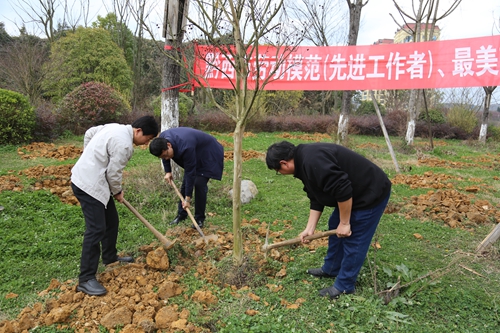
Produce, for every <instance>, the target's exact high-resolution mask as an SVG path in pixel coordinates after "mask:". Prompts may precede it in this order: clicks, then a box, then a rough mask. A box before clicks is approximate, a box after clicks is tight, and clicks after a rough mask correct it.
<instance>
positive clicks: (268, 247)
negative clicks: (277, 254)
mask: <svg viewBox="0 0 500 333" xmlns="http://www.w3.org/2000/svg"><path fill="white" fill-rule="evenodd" d="M336 233H337V229H333V230H328V231H323V232H317V233H315V234H312V235H309V236H306V237H304V239H306V240H314V239H318V238H323V237H329V236H332V235H335V234H336ZM268 237H269V225H268V228H267V234H266V242H265V243H264V245H262V251H264V252H265V253H266V254H267V251H269V250H271V249H274V248H276V247H282V246H288V245H293V244H298V243H300V242H301V240H300V237H296V238H292V239H288V240H285V241H282V242H278V243H273V244H270V245H269V244H268Z"/></svg>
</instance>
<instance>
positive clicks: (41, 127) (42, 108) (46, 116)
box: [33, 101, 60, 141]
mask: <svg viewBox="0 0 500 333" xmlns="http://www.w3.org/2000/svg"><path fill="white" fill-rule="evenodd" d="M53 108H54V105H53V104H52V103H50V102H47V101H43V102H42V103H40V104H39V105H38V107H37V108H36V110H35V114H36V126H35V132H34V135H33V139H34V140H35V141H51V140H53V139H56V138H57V137H58V136H59V135H60V132H59V131H58V130H59V129H58V126H57V124H58V121H57V115H56V114H55V112H53Z"/></svg>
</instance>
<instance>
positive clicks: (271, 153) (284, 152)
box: [266, 141, 296, 170]
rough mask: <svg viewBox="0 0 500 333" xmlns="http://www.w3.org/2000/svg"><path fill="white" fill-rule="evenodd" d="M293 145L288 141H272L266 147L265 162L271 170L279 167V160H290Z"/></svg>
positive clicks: (292, 154) (293, 153)
mask: <svg viewBox="0 0 500 333" xmlns="http://www.w3.org/2000/svg"><path fill="white" fill-rule="evenodd" d="M295 148H296V147H295V145H294V144H293V143H291V142H288V141H281V142H277V143H273V144H272V145H270V146H269V148H267V154H266V164H267V167H268V168H269V169H271V170H279V169H280V168H281V165H280V161H290V160H291V159H292V158H293V156H294V155H295Z"/></svg>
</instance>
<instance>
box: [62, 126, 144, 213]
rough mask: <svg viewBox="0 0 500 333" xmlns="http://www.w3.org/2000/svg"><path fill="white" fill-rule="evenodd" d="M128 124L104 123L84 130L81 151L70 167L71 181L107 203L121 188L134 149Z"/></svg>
mask: <svg viewBox="0 0 500 333" xmlns="http://www.w3.org/2000/svg"><path fill="white" fill-rule="evenodd" d="M133 142H134V132H133V129H132V126H131V125H121V124H106V125H100V126H95V127H91V128H89V129H88V130H87V131H86V132H85V138H84V141H83V153H82V155H81V156H80V158H79V159H78V161H77V162H76V164H75V166H74V167H73V168H72V169H71V182H72V183H73V184H75V185H76V186H77V187H78V188H80V189H81V190H82V191H84V192H86V193H87V194H88V195H90V196H91V197H93V198H95V199H97V200H99V201H100V202H102V203H103V204H104V206H107V204H108V201H109V199H110V196H112V195H115V194H117V193H120V192H121V191H122V173H123V169H124V168H125V166H126V165H127V163H128V161H129V160H130V158H131V157H132V154H133V152H134V144H133Z"/></svg>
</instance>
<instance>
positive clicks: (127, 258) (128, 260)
mask: <svg viewBox="0 0 500 333" xmlns="http://www.w3.org/2000/svg"><path fill="white" fill-rule="evenodd" d="M117 261H119V262H126V263H131V262H134V258H133V257H116V260H114V261H111V262H103V264H104V265H109V264H112V263H114V262H117Z"/></svg>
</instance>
